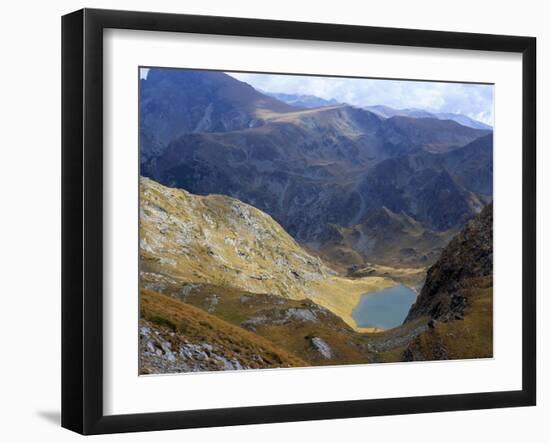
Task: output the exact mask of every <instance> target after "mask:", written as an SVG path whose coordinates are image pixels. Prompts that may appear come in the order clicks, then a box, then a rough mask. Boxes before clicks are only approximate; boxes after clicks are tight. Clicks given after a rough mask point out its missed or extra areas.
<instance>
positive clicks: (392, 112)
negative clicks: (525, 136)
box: [365, 105, 492, 130]
mask: <svg viewBox="0 0 550 443" xmlns="http://www.w3.org/2000/svg"><path fill="white" fill-rule="evenodd" d="M365 109H366V110H368V111H371V112H374V113H375V114H377V115H379V116H380V117H383V118H391V117H411V118H435V119H438V120H452V121H455V122H457V123H459V124H461V125H463V126H467V127H469V128H473V129H485V130H492V127H491V126H489V125H487V124H485V123H483V122H480V121H478V120H474V119H473V118H470V117H468V116H466V115H463V114H456V113H450V112H428V111H424V110H423V109H415V108H408V109H394V108H390V107H389V106H383V105H374V106H365Z"/></svg>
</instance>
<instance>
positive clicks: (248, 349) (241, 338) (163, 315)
mask: <svg viewBox="0 0 550 443" xmlns="http://www.w3.org/2000/svg"><path fill="white" fill-rule="evenodd" d="M140 293H141V299H140V303H141V306H140V310H141V317H142V318H143V319H145V320H148V321H150V322H152V323H154V324H156V325H158V326H160V327H168V328H169V329H172V330H174V331H175V332H176V333H177V334H178V336H181V337H183V338H185V339H189V340H190V341H192V342H194V343H208V344H211V345H217V346H219V347H221V348H223V349H225V350H226V353H225V354H224V356H225V357H226V358H233V357H238V359H239V360H240V361H242V362H244V363H245V364H249V365H251V366H252V367H254V366H255V365H257V363H256V360H254V359H253V357H254V356H261V357H262V359H263V360H264V366H263V367H265V366H267V367H270V366H272V367H291V366H306V365H307V363H306V362H305V361H304V360H302V359H300V358H298V357H296V356H294V355H292V354H291V353H289V352H288V351H286V350H284V349H281V348H278V347H277V346H275V345H274V344H273V343H272V342H270V341H268V340H266V339H264V338H263V337H261V336H259V335H257V334H254V333H252V332H249V331H247V330H245V329H243V328H240V327H238V326H235V325H232V324H230V323H227V322H226V321H224V320H222V319H220V318H218V317H215V316H213V315H209V314H208V313H206V312H204V311H203V310H201V309H199V308H196V307H194V306H191V305H188V304H186V303H182V302H181V301H179V300H176V299H174V298H172V297H169V296H166V295H162V294H159V293H157V292H154V291H150V290H147V289H142V290H141V292H140ZM175 340H177V337H176V338H175Z"/></svg>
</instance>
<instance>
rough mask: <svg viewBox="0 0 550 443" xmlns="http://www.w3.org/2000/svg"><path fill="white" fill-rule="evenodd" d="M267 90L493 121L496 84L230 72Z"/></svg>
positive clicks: (485, 121) (362, 104)
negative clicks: (447, 113) (494, 88)
mask: <svg viewBox="0 0 550 443" xmlns="http://www.w3.org/2000/svg"><path fill="white" fill-rule="evenodd" d="M228 74H229V75H231V76H233V77H235V78H236V79H238V80H241V81H244V82H246V83H248V84H250V85H252V86H253V87H254V88H256V89H260V90H262V91H266V92H284V93H288V94H308V95H315V96H317V97H321V98H324V99H327V100H328V99H336V100H337V101H339V102H343V103H347V104H350V105H354V106H359V107H360V106H369V105H385V106H389V107H391V108H396V109H405V108H419V109H424V110H426V111H430V112H452V113H457V114H463V115H467V116H468V117H471V118H473V119H475V120H479V121H481V122H483V123H487V124H489V125H493V86H492V85H478V84H467V83H443V82H419V81H404V80H379V79H351V78H337V77H315V76H297V75H280V74H248V73H234V72H231V73H228Z"/></svg>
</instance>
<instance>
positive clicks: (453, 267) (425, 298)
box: [406, 203, 493, 321]
mask: <svg viewBox="0 0 550 443" xmlns="http://www.w3.org/2000/svg"><path fill="white" fill-rule="evenodd" d="M492 273H493V204H492V203H491V204H489V205H487V206H486V207H485V208H484V209H483V211H482V212H481V213H480V214H479V215H478V216H477V217H475V218H474V219H472V220H471V221H470V222H469V223H468V224H467V225H466V226H465V227H464V229H463V230H462V231H461V232H460V233H459V234H458V235H457V236H456V237H454V238H453V240H451V242H450V243H449V245H447V247H446V248H445V249H444V250H443V252H442V253H441V257H440V258H439V260H438V261H437V262H436V263H435V264H434V265H433V266H432V267H431V268H430V269H429V270H428V275H427V276H426V283H425V284H424V287H423V288H422V291H421V292H420V295H419V296H418V299H417V301H416V303H415V304H414V305H413V306H412V307H411V310H410V311H409V315H408V316H407V319H406V321H411V320H414V319H417V318H419V317H423V316H430V317H431V318H433V319H435V320H443V321H445V320H452V319H460V318H461V317H463V315H464V307H465V305H466V303H467V300H466V298H465V296H464V289H465V288H469V287H471V286H472V285H473V284H474V285H475V281H476V279H481V278H483V277H488V276H491V275H492Z"/></svg>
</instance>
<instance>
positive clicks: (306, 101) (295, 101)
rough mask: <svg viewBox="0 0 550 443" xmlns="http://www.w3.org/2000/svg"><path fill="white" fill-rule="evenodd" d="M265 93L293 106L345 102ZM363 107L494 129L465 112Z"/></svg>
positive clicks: (385, 113) (383, 113)
mask: <svg viewBox="0 0 550 443" xmlns="http://www.w3.org/2000/svg"><path fill="white" fill-rule="evenodd" d="M262 92H263V93H264V94H266V95H268V96H270V97H274V98H276V99H277V100H280V101H282V102H285V103H287V104H289V105H291V106H295V107H298V108H319V107H322V106H333V105H338V104H344V103H342V102H339V101H338V100H336V99H333V98H332V99H329V100H327V99H324V98H321V97H316V96H314V95H308V94H286V93H280V92H265V91H262ZM363 109H366V110H367V111H370V112H374V113H375V114H376V115H378V116H380V117H382V118H390V117H411V118H434V119H437V120H452V121H455V122H457V123H459V124H461V125H462V126H468V127H470V128H473V129H487V130H492V129H493V128H492V126H490V125H488V124H486V123H483V122H480V121H479V120H475V119H473V118H471V117H468V116H467V115H464V114H457V113H453V112H429V111H426V110H424V109H418V108H405V109H395V108H391V107H389V106H385V105H372V106H363Z"/></svg>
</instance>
